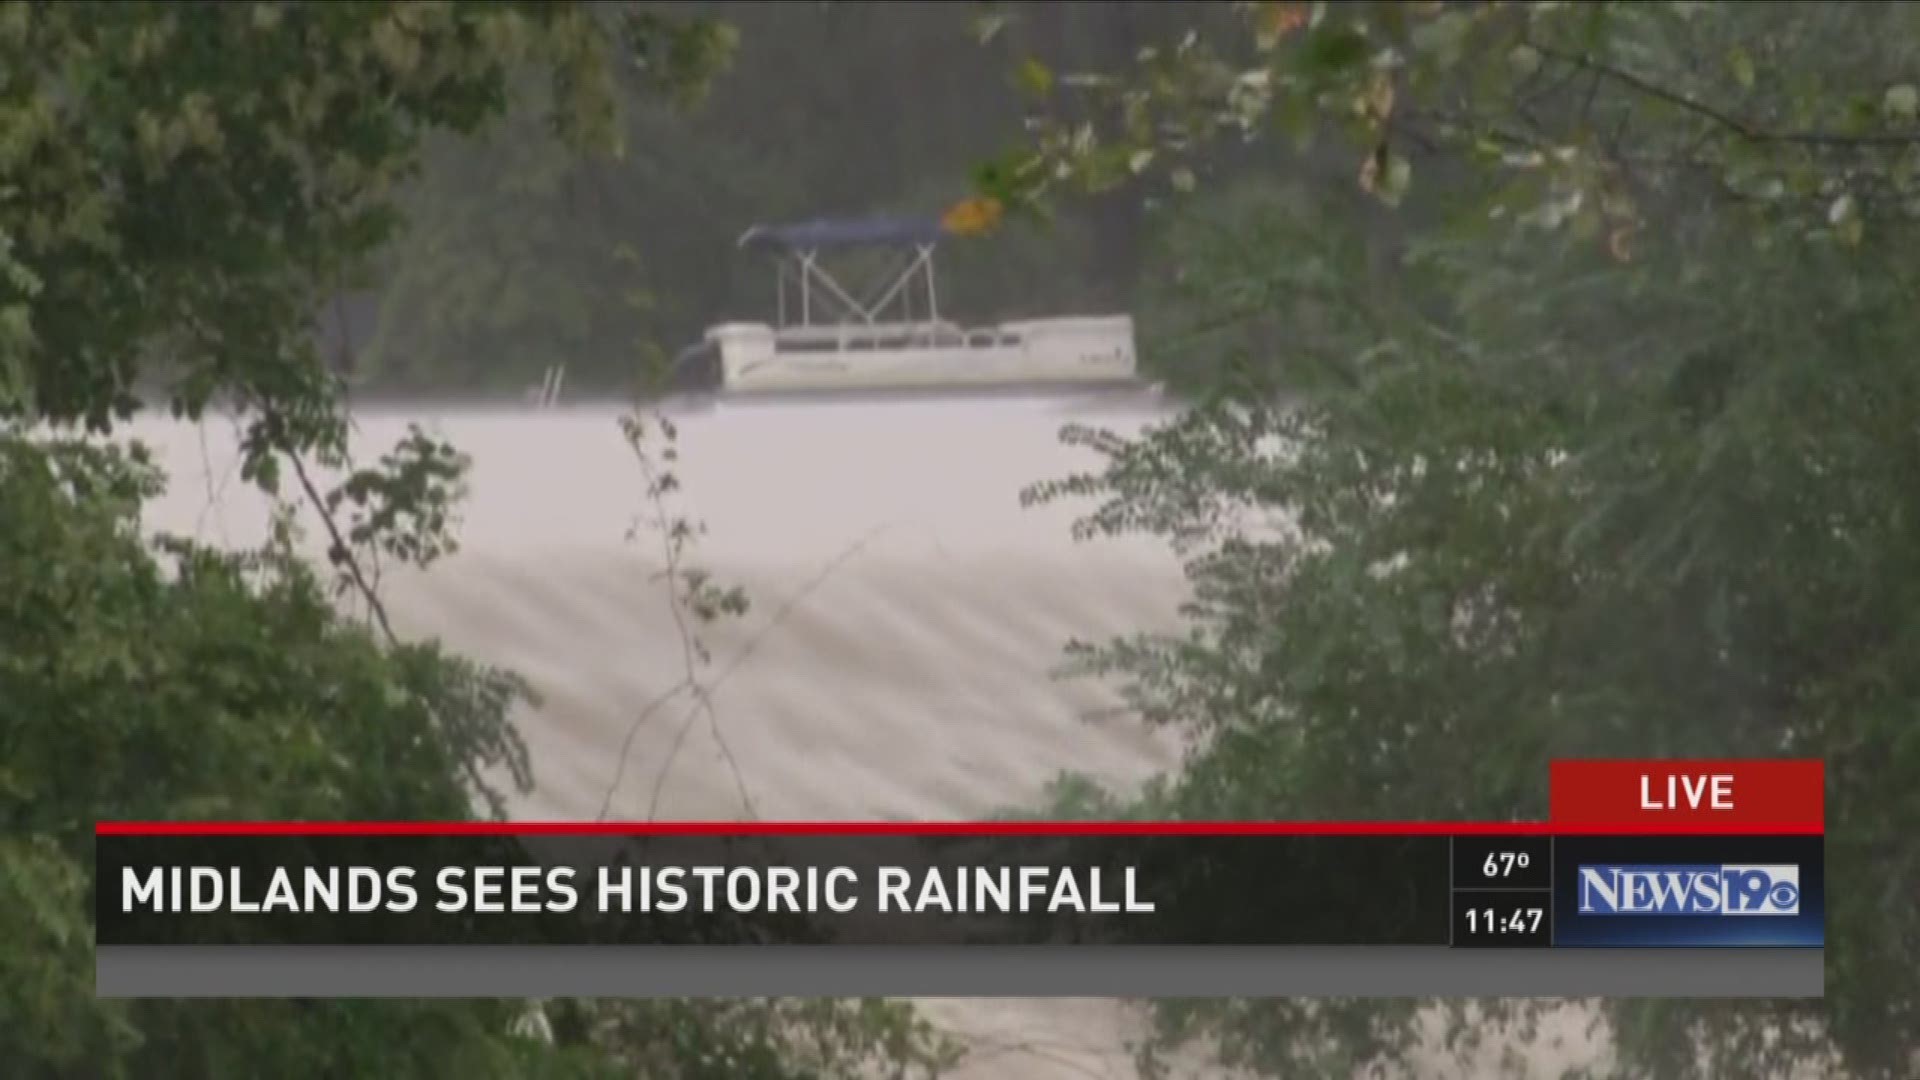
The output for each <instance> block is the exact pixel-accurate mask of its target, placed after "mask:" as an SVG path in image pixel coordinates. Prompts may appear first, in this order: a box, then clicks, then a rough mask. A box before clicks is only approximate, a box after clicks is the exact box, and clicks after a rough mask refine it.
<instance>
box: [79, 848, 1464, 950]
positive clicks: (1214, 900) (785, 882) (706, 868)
mask: <svg viewBox="0 0 1920 1080" xmlns="http://www.w3.org/2000/svg"><path fill="white" fill-rule="evenodd" d="M97 843H98V849H97V856H98V876H97V879H96V897H95V903H96V915H97V920H98V927H97V930H98V941H99V944H101V945H214V944H235V945H238V944H277V945H321V944H341V945H377V944H416V945H456V944H461V945H485V944H551V945H598V944H624V945H679V944H739V945H744V944H827V943H833V944H864V945H876V944H903V945H929V944H1095V943H1098V944H1133V945H1445V944H1447V942H1448V940H1449V924H1450V919H1451V909H1450V907H1449V890H1450V886H1449V877H1450V873H1449V870H1450V863H1449V858H1450V848H1449V838H1448V837H1446V836H1415V837H1405V836H1064V837H1052V836H898V835H892V836H728V837H706V836H519V837H450V836H427V837H419V836H277V837H234V836H110V835H108V836H100V837H98V838H97ZM196 890H197V892H196ZM196 903H197V904H198V906H199V907H200V908H202V909H203V910H197V911H196V910H194V908H195V906H196Z"/></svg>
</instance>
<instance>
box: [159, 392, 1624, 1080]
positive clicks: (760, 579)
mask: <svg viewBox="0 0 1920 1080" xmlns="http://www.w3.org/2000/svg"><path fill="white" fill-rule="evenodd" d="M620 415H621V410H620V409H618V408H616V407H613V406H605V407H602V406H581V407H572V408H565V409H559V410H549V411H544V412H539V411H530V410H503V409H474V408H451V407H450V408H445V409H433V408H428V407H422V406H417V405H416V406H409V407H408V408H407V409H406V410H405V412H401V411H398V410H394V409H387V410H382V409H377V408H374V409H363V410H362V411H361V414H360V416H359V419H358V421H357V430H358V434H357V438H356V446H357V453H358V455H359V456H360V457H361V458H362V459H363V460H370V459H371V458H373V457H374V456H377V454H378V453H380V452H381V451H383V450H385V449H387V448H389V447H391V446H392V445H393V443H394V442H395V441H396V440H397V439H399V438H400V437H401V436H403V435H404V433H405V429H406V426H407V424H408V423H419V424H420V425H421V426H422V427H423V428H425V429H426V430H427V431H428V432H429V433H430V434H434V435H436V436H439V437H442V438H445V439H447V440H448V441H450V442H452V443H454V444H455V445H456V446H458V447H459V448H460V449H461V450H463V451H464V452H466V453H467V454H469V455H471V457H472V459H473V471H472V477H471V492H470V496H469V499H468V501H467V503H466V504H465V507H464V510H463V512H462V515H461V520H460V522H459V524H458V535H459V537H460V541H461V545H462V547H461V550H460V551H459V552H458V553H457V554H455V555H453V556H451V557H450V558H448V559H446V560H445V561H443V562H442V563H441V564H439V565H437V566H435V567H433V568H432V569H430V570H429V571H427V572H425V573H417V572H406V571H394V570H388V571H387V572H385V573H384V574H383V576H382V591H383V593H384V594H385V596H386V598H387V605H388V607H389V609H390V612H391V614H392V616H393V619H394V622H395V624H396V626H397V627H398V629H399V630H400V632H401V633H403V634H407V635H419V636H434V637H439V638H441V639H442V640H444V641H445V642H446V643H447V644H448V645H450V646H451V647H453V648H455V649H457V650H460V651H462V652H465V653H467V654H469V655H473V656H476V657H479V658H482V659H484V660H487V661H491V662H494V663H498V664H501V665H504V666H507V667H510V668H512V669H514V670H517V671H519V672H520V673H521V674H523V675H524V676H526V677H527V678H528V679H530V680H531V681H532V682H533V684H534V685H535V687H536V688H537V689H538V690H539V692H540V693H541V695H542V697H543V699H544V701H543V704H542V706H541V707H540V708H539V709H537V710H530V711H528V712H526V713H525V714H524V715H522V716H521V717H520V718H519V722H520V725H521V730H522V732H523V733H524V735H525V737H526V739H527V741H528V743H529V745H530V747H531V750H532V753H533V759H534V768H535V773H536V786H535V789H534V790H533V792H532V793H531V794H530V795H529V796H527V797H526V798H524V799H521V800H519V801H518V802H517V803H516V805H515V807H514V813H515V815H516V816H517V817H520V818H523V819H529V820H538V819H546V820H560V819H580V818H591V817H594V816H596V815H598V814H599V813H600V812H601V810H602V807H603V804H604V805H606V806H607V807H608V812H609V814H610V816H613V817H625V818H645V817H649V816H653V817H660V818H733V817H740V816H746V815H747V814H748V813H749V804H750V806H751V813H753V814H754V815H757V816H759V817H762V818H801V819H833V818H839V819H857V818H885V817H902V818H923V819H960V818H968V817H973V816H978V815H981V814H985V813H988V812H992V811H994V810H998V809H1002V808H1005V807H1009V806H1015V805H1025V804H1031V803H1032V802H1033V800H1035V799H1036V798H1037V797H1038V795H1039V793H1040V791H1041V788H1042V785H1044V784H1045V783H1046V782H1047V781H1048V780H1049V779H1051V778H1053V777H1054V776H1056V775H1057V774H1058V773H1059V772H1060V771H1062V770H1073V771H1077V772H1082V773H1086V774H1091V775H1093V776H1095V777H1097V778H1099V779H1101V780H1104V781H1107V782H1109V783H1112V784H1117V785H1123V786H1124V785H1130V784H1135V783H1138V782H1139V781H1141V780H1144V779H1145V778H1147V777H1149V776H1152V775H1153V774H1155V773H1157V772H1160V771H1162V770H1165V769H1167V768H1170V767H1172V766H1173V765H1175V764H1176V763H1177V760H1178V754H1179V746H1178V745H1177V743H1176V741H1175V740H1174V739H1173V738H1171V737H1170V736H1168V735H1166V734H1165V733H1159V732H1154V731H1150V730H1147V729H1146V728H1145V727H1143V726H1142V725H1141V724H1139V723H1138V722H1136V721H1133V720H1131V719H1128V718H1126V717H1125V716H1124V715H1123V714H1120V715H1116V713H1117V712H1118V707H1119V705H1120V699H1119V697H1118V695H1117V694H1116V692H1115V691H1114V689H1113V688H1112V687H1111V686H1103V685H1100V684H1098V683H1095V682H1089V681H1085V680H1076V679H1063V678H1061V677H1060V676H1059V672H1058V666H1059V664H1060V661H1061V659H1062V649H1063V647H1064V646H1065V645H1066V643H1067V642H1068V641H1069V640H1070V639H1074V638H1084V639H1100V638H1103V637H1106V636H1108V635H1113V634H1120V633H1129V632H1133V631H1137V630H1143V629H1154V628H1167V627H1171V626H1174V625H1176V622H1175V616H1176V608H1177V605H1178V604H1179V603H1180V601H1181V599H1182V598H1183V597H1184V595H1185V589H1184V586H1183V580H1182V577H1181V574H1180V570H1179V565H1178V563H1177V561H1176V560H1175V559H1174V558H1173V557H1172V555H1171V554H1170V553H1169V552H1168V551H1167V550H1166V549H1165V548H1164V546H1163V545H1161V544H1160V543H1158V542H1156V541H1153V540H1149V539H1136V540H1124V541H1114V540H1100V541H1087V542H1078V541H1075V540H1074V539H1072V537H1071V536H1070V526H1071V524H1072V521H1073V519H1074V517H1075V516H1076V514H1077V513H1079V512H1083V511H1084V510H1085V509H1086V507H1085V506H1084V505H1082V506H1079V507H1073V506H1054V507H1043V508H1034V509H1023V508H1022V506H1021V504H1020V499H1019V493H1020V491H1021V489H1022V488H1023V487H1025V486H1026V485H1028V484H1031V483H1033V482H1035V481H1040V480H1045V479H1049V478H1055V477H1060V476H1063V475H1066V474H1068V473H1071V472H1075V471H1079V470H1082V469H1088V468H1093V467H1095V466H1097V464H1098V462H1097V460H1096V459H1094V458H1093V457H1091V456H1090V455H1089V454H1088V453H1086V452H1085V451H1079V450H1075V449H1071V448H1068V447H1065V446H1063V445H1062V444H1061V442H1060V440H1059V438H1058V432H1059V429H1060V427H1061V425H1062V424H1063V423H1067V422H1084V423H1095V424H1100V425H1103V426H1110V427H1113V428H1115V429H1118V430H1122V431H1131V430H1137V429H1138V428H1139V426H1140V425H1142V424H1144V423H1147V422H1149V421H1151V420H1152V419H1153V418H1154V417H1155V416H1156V415H1162V412H1161V410H1160V409H1159V407H1158V406H1152V405H1141V404H1139V403H1122V404H1115V403H1113V402H1111V401H1105V400H1081V401H1073V400H1064V399H1059V398H1048V399H1043V400H1021V399H1017V398H1006V397H1000V398H995V399H989V400H975V401H965V400H962V401H937V402H920V403H916V402H912V401H900V400H890V401H882V402H855V403H841V404H835V403H823V402H804V403H785V404H754V405H743V406H737V407H724V408H720V409H716V410H706V411H701V412H696V413H688V414H684V415H681V416H679V417H678V418H677V421H676V422H677V425H678V428H679V439H678V461H677V462H676V463H675V464H674V465H673V469H674V471H675V472H676V473H677V475H678V478H679V480H680V483H681V493H680V494H679V495H678V496H677V497H676V499H675V506H676V507H677V509H678V511H679V512H680V513H682V514H684V515H686V516H687V517H689V518H691V519H695V520H697V521H699V522H701V523H702V524H703V525H704V528H705V531H704V533H703V534H701V535H700V536H699V537H698V539H697V541H696V544H695V546H694V547H693V549H692V550H691V551H690V552H688V554H687V555H686V564H687V565H692V566H696V567H698V568H701V569H704V570H708V571H710V572H711V573H712V574H713V575H714V577H715V578H716V580H717V581H719V582H720V583H722V584H727V585H739V586H741V587H742V588H744V589H745V591H746V593H747V595H748V596H749V598H750V600H751V603H752V606H751V608H750V610H749V612H748V613H747V614H746V615H745V616H744V617H742V618H739V619H731V620H723V621H722V622H720V623H718V624H715V625H711V626H702V627H699V628H698V631H697V632H698V635H699V637H700V638H701V639H702V640H703V644H704V646H705V648H706V649H707V650H708V651H709V652H710V654H711V659H710V661H709V662H707V663H706V664H704V665H700V666H699V674H698V677H699V679H700V681H701V682H702V683H703V684H704V685H706V686H707V687H708V688H709V692H710V694H711V700H712V703H713V710H712V713H711V715H707V714H703V713H700V712H697V711H695V710H694V709H693V705H692V700H691V698H690V696H689V695H688V694H687V693H686V691H685V690H684V689H679V690H676V687H679V686H680V684H682V683H683V682H684V681H685V678H686V661H685V653H684V650H683V648H682V635H681V633H680V630H679V628H678V625H677V623H676V620H675V617H674V614H673V611H672V608H671V607H670V605H669V603H668V600H667V593H666V591H665V589H664V585H663V582H662V580H661V579H660V573H661V571H662V569H663V568H664V565H665V559H664V555H663V549H662V546H661V541H660V537H659V536H658V534H657V533H655V532H653V531H650V530H649V529H648V528H647V527H646V526H645V522H646V521H647V519H648V518H649V517H650V515H652V514H653V513H654V512H655V509H656V508H655V507H654V505H653V504H652V503H650V502H649V500H648V499H647V497H646V494H645V491H646V484H647V478H646V477H647V474H646V473H645V471H644V470H643V468H642V466H641V463H640V462H639V461H638V460H636V458H635V456H634V454H633V453H632V451H631V449H630V448H629V447H628V446H627V444H626V443H625V442H624V440H623V438H622V436H621V432H620V427H619V423H618V419H619V416H620ZM236 430H237V425H236V423H235V422H234V421H233V420H231V419H228V418H219V417H215V418H210V419H207V420H205V421H203V422H201V423H199V424H197V425H189V424H185V423H177V422H170V421H164V420H157V419H156V420H150V421H143V422H140V423H137V424H135V425H133V428H132V431H131V434H133V435H134V436H135V437H138V438H140V439H141V440H143V441H145V442H146V443H148V444H149V445H151V446H153V447H154V448H155V449H156V450H157V451H158V457H159V459H160V461H161V462H162V463H163V465H164V466H165V467H166V468H167V470H168V472H169V473H170V475H171V477H172V484H171V487H170V489H169V491H168V493H167V495H166V496H165V497H164V498H162V499H160V500H158V501H157V502H156V503H155V504H153V506H152V507H151V508H150V510H149V519H148V522H147V524H148V526H149V527H150V528H152V529H156V530H165V531H169V532H175V533H183V534H186V535H190V536H194V537H197V538H199V539H201V540H204V541H207V542H210V543H215V544H222V545H238V544H247V543H255V542H258V541H259V540H260V539H261V538H262V537H263V536H264V535H265V528H266V521H267V504H266V502H265V500H264V499H263V498H262V497H260V496H259V495H258V493H257V492H255V491H254V490H253V489H252V488H251V487H250V486H248V485H247V484H245V483H244V482H242V481H241V480H240V479H239V477H238V474H237V464H236V460H235V432H236ZM655 463H656V465H657V464H659V463H660V462H659V459H658V458H656V459H655ZM307 522H308V524H309V527H310V530H311V531H314V532H315V533H316V535H317V529H312V526H313V519H312V518H311V517H308V518H307ZM636 524H639V525H640V526H641V527H640V528H639V530H638V531H637V532H635V531H634V529H635V526H636ZM630 534H631V535H630ZM313 544H314V548H313V550H314V551H315V552H316V553H317V552H318V551H320V550H322V549H321V548H319V547H318V541H317V540H315V541H313ZM657 702H663V704H654V703H657ZM650 705H651V706H652V707H651V709H650V708H649V706H650ZM623 746H624V747H625V752H624V758H623V754H622V751H623ZM623 761H624V764H623ZM924 1004H925V1005H926V1007H927V1009H928V1010H929V1011H930V1013H931V1014H932V1015H933V1017H934V1018H935V1019H936V1020H937V1021H938V1022H940V1023H941V1024H943V1025H944V1026H945V1027H946V1028H948V1029H949V1030H950V1031H952V1032H953V1033H955V1034H956V1035H959V1036H960V1037H962V1038H964V1039H967V1040H968V1041H969V1042H971V1043H972V1045H973V1046H974V1052H973V1054H972V1055H971V1058H970V1064H969V1065H968V1066H967V1067H966V1068H965V1069H964V1070H963V1072H962V1073H961V1074H960V1075H962V1076H963V1077H967V1078H980V1080H985V1078H989V1077H1032V1078H1035V1080H1052V1078H1062V1080H1071V1078H1085V1077H1089V1076H1098V1077H1130V1076H1132V1075H1134V1073H1133V1068H1132V1065H1131V1055H1130V1051H1129V1050H1128V1048H1127V1046H1126V1043H1127V1041H1128V1040H1129V1039H1130V1038H1132V1037H1134V1035H1135V1034H1136V1033H1137V1032H1139V1031H1140V1026H1139V1024H1140V1021H1139V1017H1138V1014H1137V1013H1136V1012H1135V1011H1134V1007H1133V1006H1130V1005H1127V1004H1123V1003H1119V1002H1112V1001H1101V1000H1069V1001H1061V1000H1045V1001H1023V1000H999V999H996V1000H941V1001H932V1002H926V1003H924ZM1562 1019H1563V1023H1561V1024H1559V1025H1557V1026H1556V1027H1557V1029H1556V1030H1555V1031H1552V1032H1550V1033H1549V1035H1548V1041H1549V1042H1550V1043H1551V1042H1552V1041H1554V1040H1556V1039H1557V1040H1558V1041H1559V1042H1560V1044H1561V1045H1560V1046H1559V1047H1558V1048H1551V1047H1550V1048H1548V1049H1543V1050H1539V1051H1536V1052H1533V1053H1531V1054H1529V1055H1528V1056H1526V1057H1524V1058H1521V1059H1519V1060H1517V1061H1514V1062H1511V1063H1510V1067H1502V1066H1501V1064H1500V1062H1499V1058H1500V1052H1499V1048H1498V1047H1494V1048H1490V1049H1489V1050H1488V1052H1487V1054H1486V1055H1483V1056H1481V1057H1479V1058H1477V1059H1476V1060H1474V1061H1472V1062H1469V1063H1467V1064H1465V1065H1457V1064H1449V1063H1447V1062H1444V1061H1443V1060H1442V1059H1441V1058H1439V1057H1438V1056H1435V1057H1433V1058H1432V1059H1431V1060H1429V1061H1427V1062H1425V1063H1423V1064H1422V1065H1420V1066H1419V1067H1418V1068H1417V1069H1416V1071H1415V1073H1414V1075H1418V1076H1430V1077H1436V1078H1439V1077H1449V1076H1462V1077H1464V1076H1495V1075H1514V1076H1550V1075H1556V1074H1557V1073H1558V1071H1559V1067H1561V1066H1562V1065H1564V1064H1567V1063H1572V1062H1574V1061H1579V1060H1590V1059H1591V1056H1592V1055H1593V1054H1594V1053H1597V1052H1599V1051H1600V1050H1601V1049H1602V1048H1601V1047H1600V1046H1599V1045H1598V1044H1596V1043H1594V1042H1593V1040H1592V1038H1591V1037H1590V1036H1589V1035H1588V1034H1587V1033H1586V1032H1585V1031H1584V1028H1585V1026H1586V1025H1585V1020H1584V1018H1583V1017H1582V1016H1580V1015H1578V1014H1574V1013H1569V1014H1568V1015H1567V1016H1565V1017H1563V1018H1562ZM1189 1075H1196V1076H1208V1075H1222V1074H1220V1073H1218V1072H1217V1071H1214V1070H1211V1069H1209V1068H1207V1067H1205V1066H1204V1065H1202V1064H1199V1063H1197V1062H1196V1063H1195V1064H1194V1065H1193V1071H1192V1072H1191V1073H1190V1074H1189Z"/></svg>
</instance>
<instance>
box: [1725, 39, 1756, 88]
mask: <svg viewBox="0 0 1920 1080" xmlns="http://www.w3.org/2000/svg"><path fill="white" fill-rule="evenodd" d="M1727 70H1728V71H1729V72H1731V73H1732V74H1733V81H1734V82H1737V83H1739V84H1740V88H1741V89H1743V90H1751V89H1753V80H1754V71H1753V57H1751V56H1749V55H1747V50H1745V49H1743V48H1741V47H1740V46H1738V45H1735V46H1734V47H1733V48H1731V49H1729V50H1727Z"/></svg>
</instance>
